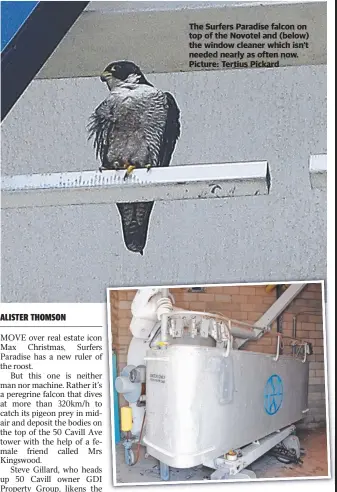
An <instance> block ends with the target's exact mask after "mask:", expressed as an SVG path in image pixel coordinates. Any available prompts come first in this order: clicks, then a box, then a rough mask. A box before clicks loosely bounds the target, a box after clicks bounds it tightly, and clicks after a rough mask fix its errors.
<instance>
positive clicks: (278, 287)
mask: <svg viewBox="0 0 337 492" xmlns="http://www.w3.org/2000/svg"><path fill="white" fill-rule="evenodd" d="M281 295H282V285H281V284H277V285H276V300H277V299H279V298H280V297H281ZM282 325H283V316H282V314H280V315H279V316H278V317H277V318H276V331H277V333H282V332H283V328H282ZM279 348H280V354H281V355H282V354H283V350H282V346H280V347H279Z"/></svg>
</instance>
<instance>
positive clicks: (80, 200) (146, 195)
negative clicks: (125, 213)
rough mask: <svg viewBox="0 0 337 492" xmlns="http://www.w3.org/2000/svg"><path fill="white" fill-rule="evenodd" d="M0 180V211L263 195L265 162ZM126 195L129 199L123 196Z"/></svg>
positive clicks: (266, 174)
mask: <svg viewBox="0 0 337 492" xmlns="http://www.w3.org/2000/svg"><path fill="white" fill-rule="evenodd" d="M124 177H125V171H103V172H102V173H100V172H99V171H83V172H69V173H51V174H27V175H16V176H3V177H2V180H1V191H2V208H4V209H6V208H27V207H48V206H65V205H87V204H98V203H109V204H111V203H114V202H117V203H118V202H127V201H132V202H138V201H141V202H142V201H149V200H157V201H160V200H185V199H196V198H208V199H209V198H228V197H235V196H254V195H266V194H268V193H269V184H270V183H269V167H268V163H267V162H266V161H258V162H244V163H229V164H221V163H220V164H201V165H184V166H172V167H167V168H154V169H151V170H150V171H147V170H146V169H136V170H135V171H134V172H133V173H132V175H131V176H129V177H127V179H124ZM128 191H130V192H132V197H131V193H130V197H128Z"/></svg>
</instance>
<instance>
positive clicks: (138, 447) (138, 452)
mask: <svg viewBox="0 0 337 492" xmlns="http://www.w3.org/2000/svg"><path fill="white" fill-rule="evenodd" d="M145 415H146V410H145V411H144V417H143V422H142V427H141V429H140V434H139V439H138V443H137V452H136V459H135V461H134V462H133V463H132V464H131V466H134V465H135V464H136V463H137V462H138V460H139V454H140V443H141V440H142V434H143V429H144V424H145Z"/></svg>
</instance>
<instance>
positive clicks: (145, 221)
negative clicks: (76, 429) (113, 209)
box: [116, 202, 154, 256]
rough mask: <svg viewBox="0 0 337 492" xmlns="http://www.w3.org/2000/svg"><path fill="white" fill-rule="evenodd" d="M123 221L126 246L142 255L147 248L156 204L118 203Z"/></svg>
mask: <svg viewBox="0 0 337 492" xmlns="http://www.w3.org/2000/svg"><path fill="white" fill-rule="evenodd" d="M116 205H117V208H118V211H119V213H120V216H121V219H122V229H123V236H124V243H125V246H126V247H127V249H128V250H129V251H132V252H133V253H140V254H141V255H142V256H143V251H144V248H145V246H146V240H147V231H148V227H149V220H150V215H151V212H152V208H153V205H154V202H136V203H117V204H116Z"/></svg>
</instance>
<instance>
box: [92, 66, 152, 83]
mask: <svg viewBox="0 0 337 492" xmlns="http://www.w3.org/2000/svg"><path fill="white" fill-rule="evenodd" d="M101 81H102V82H105V83H106V84H107V85H108V87H109V89H112V87H113V86H114V85H115V84H116V82H118V81H129V82H133V83H135V82H136V83H137V84H146V85H152V84H150V83H149V82H148V81H147V80H146V78H145V77H144V74H143V73H142V71H141V69H140V68H139V67H138V66H137V65H136V64H135V63H133V62H131V61H123V60H122V61H115V62H112V63H110V64H109V65H108V66H107V67H106V68H105V69H104V70H103V72H102V74H101Z"/></svg>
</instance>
